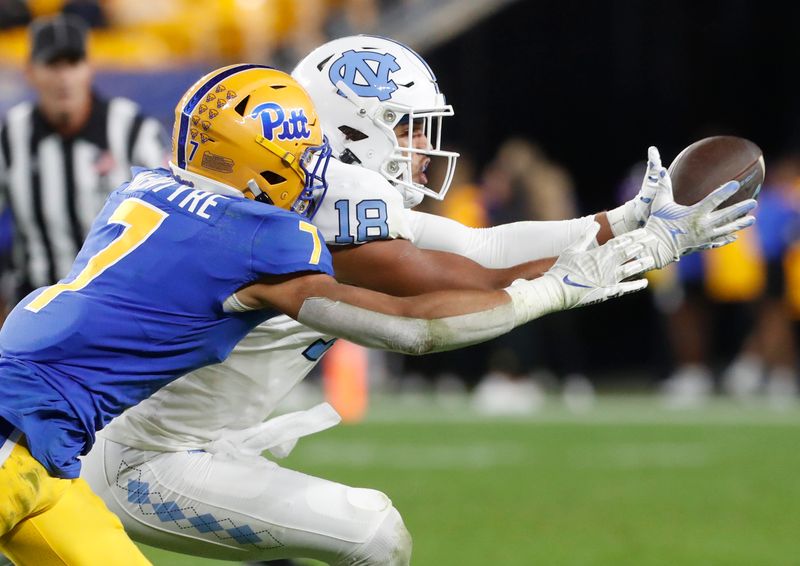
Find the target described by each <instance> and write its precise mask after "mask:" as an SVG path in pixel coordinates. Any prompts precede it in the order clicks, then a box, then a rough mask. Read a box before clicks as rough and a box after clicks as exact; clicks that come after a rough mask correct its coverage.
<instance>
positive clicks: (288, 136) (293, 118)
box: [250, 102, 311, 140]
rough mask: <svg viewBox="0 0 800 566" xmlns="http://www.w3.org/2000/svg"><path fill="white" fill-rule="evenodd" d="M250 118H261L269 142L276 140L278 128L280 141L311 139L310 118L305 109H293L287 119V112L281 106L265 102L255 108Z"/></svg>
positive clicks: (262, 128) (263, 130)
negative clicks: (279, 129) (278, 129)
mask: <svg viewBox="0 0 800 566" xmlns="http://www.w3.org/2000/svg"><path fill="white" fill-rule="evenodd" d="M250 117H251V118H261V130H262V132H263V134H264V137H265V138H267V139H268V140H274V139H275V136H274V135H273V134H274V131H275V130H276V129H277V128H281V131H280V132H279V133H278V139H279V140H298V139H303V140H305V139H308V138H310V137H311V131H310V130H309V129H308V117H306V113H305V110H304V109H303V108H292V109H291V110H289V117H288V118H286V111H285V110H284V109H283V107H281V105H280V104H276V103H275V102H265V103H263V104H259V105H258V106H256V107H255V108H253V110H252V112H251V113H250Z"/></svg>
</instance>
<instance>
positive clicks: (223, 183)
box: [170, 65, 330, 217]
mask: <svg viewBox="0 0 800 566" xmlns="http://www.w3.org/2000/svg"><path fill="white" fill-rule="evenodd" d="M219 101H224V102H223V104H219ZM172 157H173V160H172V162H171V163H170V167H171V168H172V170H173V172H174V173H175V175H176V177H179V178H180V179H181V180H182V181H183V182H185V183H192V184H193V185H194V186H195V187H198V188H202V189H203V190H210V191H215V190H216V191H217V192H223V193H226V192H230V191H231V190H233V191H238V192H239V193H241V194H243V195H244V196H245V197H248V198H251V199H254V200H258V201H260V202H264V203H267V204H273V205H275V206H278V207H280V208H285V209H288V210H293V211H295V212H298V213H300V214H304V215H307V216H309V217H310V216H311V215H313V213H314V211H315V210H316V206H317V204H318V203H319V202H320V200H321V199H322V196H323V195H324V194H325V189H326V188H327V182H326V180H325V172H326V168H327V164H328V159H329V158H330V146H329V145H328V142H327V140H326V139H325V137H324V135H323V133H322V127H321V124H320V120H319V116H317V112H316V110H315V108H314V105H313V103H312V102H311V98H310V97H309V96H308V93H307V92H306V91H305V90H303V88H302V87H301V86H300V85H299V84H298V83H297V82H296V81H295V80H294V79H292V78H291V77H290V76H289V75H287V74H286V73H284V72H282V71H278V70H276V69H271V68H269V67H264V66H262V65H231V66H229V67H223V68H221V69H217V70H216V71H212V72H211V73H209V74H207V75H205V76H204V77H202V78H201V79H200V80H199V81H197V82H196V83H195V84H194V85H193V86H192V87H191V88H190V89H189V90H188V91H187V92H186V94H184V96H183V98H182V99H181V101H180V102H179V103H178V105H177V106H176V108H175V128H174V130H173V154H172Z"/></svg>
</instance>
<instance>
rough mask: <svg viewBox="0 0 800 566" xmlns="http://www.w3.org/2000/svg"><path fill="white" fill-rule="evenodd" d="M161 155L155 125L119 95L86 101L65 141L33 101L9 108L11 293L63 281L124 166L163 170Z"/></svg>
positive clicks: (3, 170) (5, 148)
mask: <svg viewBox="0 0 800 566" xmlns="http://www.w3.org/2000/svg"><path fill="white" fill-rule="evenodd" d="M167 151H168V148H167V147H166V137H165V136H164V132H163V128H162V127H161V124H160V123H159V122H158V121H157V120H155V119H153V118H146V117H144V116H143V115H142V114H141V113H140V112H139V108H138V106H137V105H136V104H135V103H134V102H132V101H130V100H128V99H125V98H112V99H110V100H105V99H102V98H100V97H98V96H94V97H93V102H92V110H91V115H90V117H89V120H88V121H87V123H86V125H85V126H84V127H83V129H82V130H81V131H80V132H79V133H78V134H77V135H75V136H74V137H71V138H68V139H67V138H62V137H61V136H60V135H59V134H58V133H57V132H56V131H55V130H54V129H53V128H52V127H51V126H50V125H49V124H48V123H47V121H46V120H45V119H44V117H43V115H42V113H41V111H40V110H39V109H38V108H37V106H36V105H35V104H33V103H31V102H23V103H21V104H18V105H17V106H14V107H13V108H12V109H11V110H10V111H9V112H8V115H7V116H6V118H5V120H4V122H3V123H2V124H0V191H2V193H3V195H4V198H3V200H2V201H0V202H3V203H4V204H5V205H6V206H10V207H11V210H12V213H13V217H14V228H15V235H14V250H13V263H14V266H15V284H16V287H17V291H18V294H23V293H25V292H27V291H28V290H31V289H35V288H37V287H40V286H42V285H51V284H53V283H55V282H56V281H58V280H59V279H61V278H63V277H64V276H66V275H67V273H68V272H69V269H70V266H71V265H72V261H73V260H74V259H75V256H76V255H77V253H78V250H79V249H80V247H81V244H82V243H83V239H84V236H85V235H86V233H87V232H88V231H89V227H90V226H91V223H92V220H94V217H95V216H96V215H97V213H98V212H99V211H100V209H101V208H102V206H103V203H104V201H105V198H106V196H108V194H109V193H110V192H111V191H113V190H114V189H115V188H116V187H117V186H119V185H120V183H123V182H124V181H126V180H128V179H129V178H130V168H131V166H132V165H140V166H144V167H159V166H163V165H164V164H165V162H166V157H167ZM20 298H22V297H21V296H17V297H16V299H17V300H19V299H20Z"/></svg>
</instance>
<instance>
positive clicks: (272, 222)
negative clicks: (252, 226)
mask: <svg viewBox="0 0 800 566" xmlns="http://www.w3.org/2000/svg"><path fill="white" fill-rule="evenodd" d="M262 206H263V205H262ZM251 261H252V269H253V272H254V274H255V275H256V276H262V275H283V274H287V273H295V272H300V271H319V272H322V273H327V274H328V275H333V267H332V265H331V254H330V252H329V251H328V248H327V247H326V246H325V242H324V240H323V238H322V236H321V235H320V233H319V231H318V230H317V227H316V226H314V225H313V224H311V223H310V222H309V221H308V220H307V219H305V218H303V217H302V216H300V215H298V214H294V213H292V212H287V211H281V210H277V209H276V210H275V211H272V212H270V213H269V214H267V215H265V216H264V218H263V219H262V220H261V224H260V225H259V227H258V229H257V230H256V233H255V235H254V237H253V250H252V260H251Z"/></svg>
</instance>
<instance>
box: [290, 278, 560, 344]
mask: <svg viewBox="0 0 800 566" xmlns="http://www.w3.org/2000/svg"><path fill="white" fill-rule="evenodd" d="M523 287H524V288H520V287H516V288H511V289H506V290H505V291H496V292H489V293H487V292H471V291H454V292H442V293H435V294H428V295H422V296H419V297H414V298H413V303H411V305H410V306H409V308H407V309H404V310H403V312H404V314H405V315H406V316H403V315H398V314H389V313H387V312H380V311H376V310H370V309H367V308H363V307H361V306H357V305H354V304H350V303H347V302H343V301H334V300H331V299H330V298H328V297H309V298H307V299H305V300H304V301H303V304H302V306H301V308H300V311H299V313H298V316H297V320H298V321H299V322H301V323H303V324H305V325H306V326H309V327H311V328H314V329H316V330H318V331H320V332H323V333H325V334H331V335H336V336H341V337H343V338H346V339H347V340H350V341H351V342H355V343H357V344H361V345H363V346H367V347H371V348H380V349H384V350H391V351H396V352H402V353H406V354H412V355H419V354H427V353H431V352H441V351H445V350H452V349H456V348H462V347H464V346H469V345H471V344H476V343H479V342H484V341H486V340H490V339H492V338H496V337H497V336H500V335H502V334H505V333H506V332H508V331H510V330H511V329H513V328H514V327H516V326H519V325H520V324H524V323H526V322H528V321H529V320H532V319H534V318H538V317H540V316H542V315H544V314H547V313H548V312H552V311H554V310H559V309H560V308H564V306H565V305H564V304H563V301H564V299H563V294H562V293H561V291H560V288H559V285H558V282H557V281H554V280H553V278H551V277H543V278H541V279H539V280H537V281H534V282H525V284H524V286H523ZM470 299H471V300H470ZM390 302H391V301H387V302H386V304H385V307H386V308H384V309H383V311H387V310H393V309H392V308H391V306H390V304H389V303H390ZM464 311H467V312H464Z"/></svg>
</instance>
